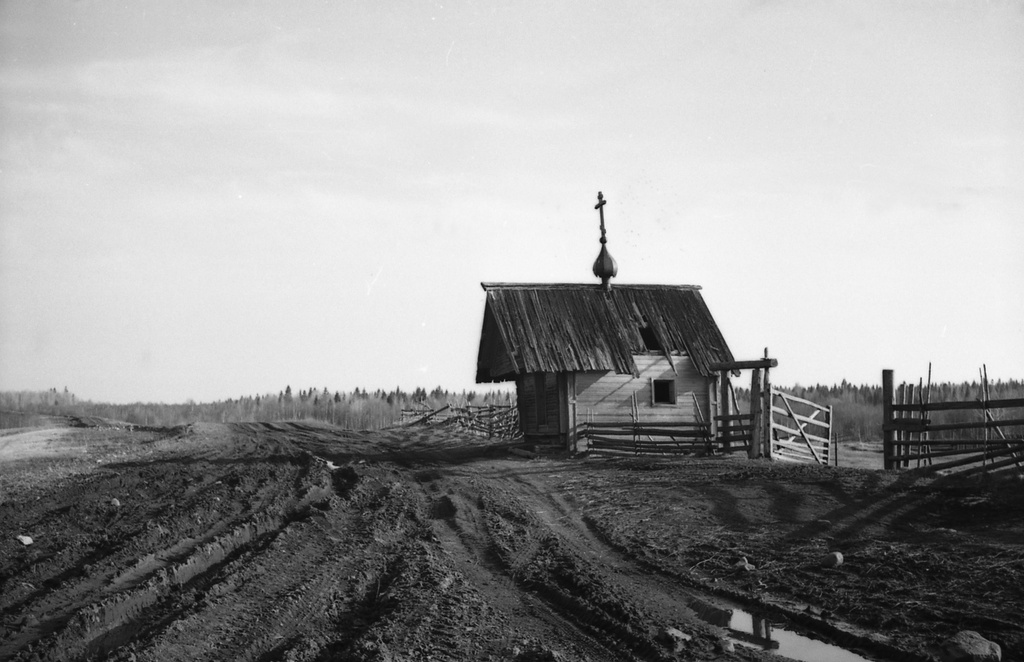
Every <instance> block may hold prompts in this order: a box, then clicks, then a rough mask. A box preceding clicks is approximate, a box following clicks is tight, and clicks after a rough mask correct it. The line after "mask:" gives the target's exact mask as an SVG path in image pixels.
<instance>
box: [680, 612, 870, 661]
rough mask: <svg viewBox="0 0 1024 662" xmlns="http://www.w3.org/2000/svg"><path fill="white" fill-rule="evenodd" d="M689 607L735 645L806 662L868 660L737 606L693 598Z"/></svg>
mask: <svg viewBox="0 0 1024 662" xmlns="http://www.w3.org/2000/svg"><path fill="white" fill-rule="evenodd" d="M690 608H691V609H693V610H694V611H695V612H697V615H698V616H699V617H700V618H701V619H702V620H704V621H707V622H708V623H711V624H712V625H717V626H719V627H722V628H726V629H727V630H728V635H729V638H730V639H731V640H732V641H734V642H735V643H738V644H742V645H746V646H756V647H757V648H761V649H763V650H770V651H773V652H776V653H779V654H780V655H785V656H786V657H789V658H792V659H794V660H805V661H806V662H818V661H820V660H829V662H869V660H868V658H866V657H863V656H861V655H858V654H857V653H854V652H852V651H848V650H846V649H845V648H840V647H838V646H834V645H832V644H827V643H825V642H824V641H818V640H817V639H811V638H810V637H805V636H803V635H800V634H797V633H795V632H792V631H790V630H787V629H786V628H783V627H779V626H777V625H774V624H772V622H771V621H770V620H768V617H767V616H766V615H763V614H752V613H750V612H747V611H744V610H743V609H739V608H737V607H723V606H721V605H720V604H717V603H714V602H711V601H709V600H703V599H701V598H693V599H692V600H691V601H690Z"/></svg>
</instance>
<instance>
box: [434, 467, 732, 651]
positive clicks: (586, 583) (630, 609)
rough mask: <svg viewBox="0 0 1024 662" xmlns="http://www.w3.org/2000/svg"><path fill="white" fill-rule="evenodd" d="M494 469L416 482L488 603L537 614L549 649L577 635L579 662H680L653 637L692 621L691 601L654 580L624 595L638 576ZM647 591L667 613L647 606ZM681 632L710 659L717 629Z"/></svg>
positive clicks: (557, 508)
mask: <svg viewBox="0 0 1024 662" xmlns="http://www.w3.org/2000/svg"><path fill="white" fill-rule="evenodd" d="M498 466H503V467H504V468H505V469H506V471H495V470H494V466H493V465H490V466H486V468H484V470H483V471H480V470H479V469H478V468H477V467H472V468H465V469H459V470H449V471H448V472H447V474H448V476H447V477H442V474H440V473H439V472H433V471H430V472H421V473H420V474H419V476H418V477H419V478H420V482H421V484H424V487H425V491H426V492H427V493H428V495H429V496H432V498H433V504H434V506H433V509H432V510H433V513H434V515H435V518H436V519H437V520H439V521H440V522H443V524H441V525H438V526H435V531H437V532H438V533H437V535H438V537H439V538H441V540H442V542H443V543H444V546H445V548H446V549H448V550H457V554H461V555H462V556H463V557H464V558H463V559H462V562H461V563H460V567H462V568H466V569H467V570H466V572H467V574H468V575H470V576H472V577H473V582H474V584H476V585H479V586H486V587H489V588H490V590H488V591H487V594H488V600H489V601H490V602H491V603H493V604H497V605H499V606H500V607H501V608H504V609H506V610H510V611H513V612H514V611H515V610H516V609H517V608H518V609H519V610H520V611H523V612H530V613H532V614H533V616H534V617H535V618H536V617H538V616H539V614H542V613H543V614H544V618H543V619H542V620H545V621H547V623H548V627H550V629H551V631H550V632H544V639H545V640H546V641H552V640H555V641H557V640H558V638H559V637H560V638H562V639H566V632H574V633H575V635H574V636H573V637H570V638H569V646H570V647H572V646H575V647H576V649H577V650H576V654H577V655H578V657H579V659H609V660H624V659H643V660H668V659H676V658H675V657H674V656H673V655H672V654H670V652H669V651H668V650H667V649H666V648H665V647H664V646H663V645H662V644H661V643H659V642H658V641H656V636H657V633H658V631H659V630H660V628H661V627H667V626H681V621H682V622H686V621H687V620H688V619H681V618H680V616H681V615H683V614H689V615H690V616H691V617H692V615H693V612H692V610H691V609H690V608H689V607H688V605H687V603H686V600H687V598H688V595H687V594H685V593H682V592H678V593H674V594H673V593H672V591H671V590H670V589H667V588H666V587H665V586H664V585H663V584H659V583H657V582H655V584H656V586H650V585H643V586H641V587H639V588H636V587H628V586H627V584H628V580H632V579H633V578H634V576H633V575H634V574H642V573H641V571H639V570H636V571H635V573H624V572H622V570H621V568H620V567H619V566H621V565H623V563H624V561H623V559H622V558H621V557H620V555H619V554H618V553H617V552H615V551H614V550H612V549H611V548H609V547H608V546H607V545H605V544H604V543H603V542H602V541H600V540H599V539H598V538H597V537H595V536H594V535H593V534H592V533H591V532H590V531H589V529H587V527H586V526H585V525H584V524H583V523H582V520H581V519H580V517H579V514H578V513H576V511H574V510H573V509H572V507H571V506H570V505H569V504H567V503H566V502H565V501H564V500H562V499H561V497H559V496H558V495H555V494H552V493H550V492H549V491H546V490H544V489H542V488H540V487H538V486H537V485H535V484H533V483H532V482H530V481H529V480H527V479H525V478H522V477H521V476H519V475H518V474H517V473H516V472H515V471H514V470H513V471H507V469H508V468H509V467H511V466H512V465H509V464H507V463H506V464H503V465H498ZM424 478H426V479H424ZM611 558H615V559H616V561H617V562H614V563H613V562H611V561H610V560H609V559H611ZM469 568H472V569H473V570H468V569H469ZM652 588H654V589H656V592H654V595H655V596H656V597H658V598H660V599H661V602H662V603H667V608H666V604H660V605H654V604H652V599H651V595H652ZM666 595H668V597H667V598H666ZM520 622H522V619H521V621H520ZM682 627H683V628H684V629H686V630H687V631H688V632H690V633H692V636H693V639H692V640H691V642H690V644H689V651H688V652H689V653H690V654H697V655H705V654H711V655H713V654H714V648H715V646H716V645H717V644H718V640H719V634H718V633H717V631H715V630H713V629H712V628H709V627H702V626H699V627H697V628H695V627H694V624H693V623H692V622H689V623H688V624H687V625H685V626H682ZM542 629H547V628H542Z"/></svg>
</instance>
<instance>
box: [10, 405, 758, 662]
mask: <svg viewBox="0 0 1024 662" xmlns="http://www.w3.org/2000/svg"><path fill="white" fill-rule="evenodd" d="M54 440H55V441H54V443H55V444H57V443H58V442H59V446H54V447H53V448H51V449H48V451H47V453H45V454H44V455H43V456H41V458H42V459H39V460H36V461H33V460H31V459H25V458H24V457H21V456H19V457H18V459H17V460H9V461H6V462H4V463H3V464H2V465H0V466H2V468H3V470H4V473H3V474H2V476H3V477H4V479H5V480H7V479H8V478H10V479H11V480H10V481H8V482H6V483H4V482H0V488H3V489H2V491H0V495H2V497H3V499H4V500H3V502H0V529H2V531H3V533H4V535H3V539H2V540H0V558H2V559H3V560H2V561H0V609H2V622H0V659H5V660H6V659H12V660H54V661H62V662H63V661H73V660H91V659H112V660H135V661H141V660H194V659H224V660H253V661H269V660H309V661H326V660H382V661H383V660H427V659H433V660H460V661H461V660H466V661H468V660H488V659H490V660H518V661H519V662H527V661H532V660H565V661H567V660H594V661H597V662H601V661H606V662H611V661H618V660H659V661H660V660H675V659H687V660H710V659H724V660H728V659H753V660H758V659H773V656H771V655H770V654H769V653H766V652H764V651H761V650H756V649H750V648H744V647H736V649H735V650H734V651H733V650H731V646H730V645H729V644H727V643H726V642H724V641H723V639H722V637H723V634H724V633H723V631H722V630H720V629H719V628H717V627H714V626H711V625H708V624H706V623H704V622H703V621H701V620H699V619H698V618H697V617H696V615H695V614H694V612H693V611H692V610H691V608H690V606H689V605H690V604H691V598H692V596H691V593H690V592H689V591H690V590H691V589H692V585H693V583H692V582H686V581H683V578H682V577H681V576H680V575H679V574H678V573H676V572H675V571H674V570H673V568H672V566H671V563H668V562H667V561H666V559H667V560H671V559H674V558H676V557H674V556H664V555H663V552H665V550H664V549H662V548H661V547H659V546H657V545H652V544H651V543H650V542H649V541H645V539H644V538H643V535H640V534H638V533H637V531H638V529H636V524H637V523H636V521H634V519H632V518H635V517H636V516H637V515H636V512H638V511H639V509H638V508H637V506H636V500H635V499H634V501H633V502H632V505H629V504H628V503H627V501H628V500H622V502H623V503H627V507H630V508H633V511H635V512H633V513H632V514H631V513H629V512H626V513H623V514H622V515H621V517H620V516H618V515H615V514H614V513H611V514H609V512H610V510H609V509H611V508H613V507H614V504H615V503H616V501H615V498H618V497H615V496H614V495H613V493H612V490H613V489H615V490H619V489H622V488H621V487H619V485H620V484H621V481H625V482H629V480H632V479H631V478H630V476H631V474H630V471H625V472H624V471H623V470H622V469H621V468H616V467H618V465H615V464H608V463H602V464H589V465H587V468H583V467H581V465H580V464H579V461H568V460H545V461H538V462H531V461H526V460H521V459H519V458H514V457H510V456H509V455H508V454H507V453H506V452H505V448H504V447H503V446H502V445H501V444H494V443H487V441H486V440H482V439H480V438H474V437H464V436H463V437H460V436H457V435H452V434H449V433H445V432H439V431H430V430H424V429H409V430H392V431H382V432H374V433H363V432H353V431H343V430H339V429H336V428H332V427H328V426H320V425H316V424H306V423H275V424H235V425H196V426H193V427H190V428H187V429H185V428H183V429H175V430H163V431H161V430H144V431H141V432H140V431H135V432H128V431H117V430H109V429H105V430H98V429H95V428H93V429H90V428H86V429H75V430H72V431H70V432H68V431H64V432H62V433H61V434H60V435H55V436H54ZM61 448H63V449H65V450H66V451H67V452H66V453H65V454H64V455H63V456H62V455H60V453H59V452H57V451H60V449H61ZM54 449H56V451H55V452H56V455H55V454H54V452H50V451H52V450H54ZM68 449H70V450H68ZM82 449H85V450H84V451H83V450H82ZM55 457H58V458H63V459H57V460H55V459H54V458H55ZM0 460H3V458H0ZM606 470H607V471H608V472H609V473H608V474H607V476H605V475H604V474H603V473H602V472H605V471H606ZM646 473H647V474H648V475H649V476H650V477H652V478H656V479H658V480H661V479H660V478H659V477H658V476H656V475H655V473H656V472H649V471H648V472H646ZM19 477H20V479H19ZM602 481H603V482H602ZM592 485H607V486H608V487H607V488H600V489H598V490H597V491H595V490H594V489H592V488H591V487H587V486H592ZM649 487H650V489H652V492H651V494H653V493H654V492H653V490H654V489H655V487H654V484H653V483H650V484H649ZM626 489H628V488H626ZM715 489H719V488H718V487H716V488H715ZM773 489H774V488H773ZM601 490H604V491H603V492H602V491H601ZM737 493H739V492H737ZM580 499H585V500H586V501H585V502H584V501H580ZM640 501H641V502H644V499H643V498H641V499H640ZM694 503H697V502H696V501H695V502H694ZM683 507H684V506H680V508H683ZM685 507H686V508H690V507H691V506H690V505H686V506H685ZM659 508H661V509H662V510H665V509H666V508H668V506H659ZM591 513H597V514H599V517H598V519H597V520H595V519H593V518H592V517H591ZM598 520H600V521H598ZM690 521H691V524H692V523H693V521H695V520H692V519H691V520H690ZM696 521H700V520H699V518H698V520H696ZM623 523H626V524H624V525H623V526H619V525H620V524H623ZM641 524H642V520H641ZM652 524H653V523H652ZM671 525H672V520H671V519H665V518H662V520H661V521H660V523H659V524H658V526H656V527H653V526H652V527H648V528H649V529H650V532H653V533H657V534H658V535H663V534H662V533H661V532H663V531H666V530H667V529H665V527H666V526H671ZM643 526H646V525H643ZM617 527H618V528H617ZM705 530H707V527H705ZM631 532H632V533H631ZM641 533H642V530H641ZM17 534H25V535H30V536H32V538H33V543H32V544H31V545H28V546H24V545H22V544H21V543H20V542H18V540H17V539H16V538H15V535H17ZM673 535H674V534H673ZM749 540H753V539H748V542H749ZM701 549H703V548H702V547H700V545H692V546H691V547H689V548H687V551H686V553H703V552H701V551H700V550H701ZM694 550H696V551H694ZM679 558H680V559H682V558H683V555H680V557H679ZM688 563H690V564H691V565H692V563H691V562H688ZM662 566H664V567H665V569H666V571H665V572H660V571H657V570H656V568H658V567H662ZM666 627H673V628H677V629H678V630H681V631H684V632H685V633H686V634H687V635H688V636H689V640H688V641H686V642H683V643H678V644H676V645H673V642H667V643H666V642H665V641H662V640H661V639H660V637H659V633H660V631H661V630H662V629H664V628H666Z"/></svg>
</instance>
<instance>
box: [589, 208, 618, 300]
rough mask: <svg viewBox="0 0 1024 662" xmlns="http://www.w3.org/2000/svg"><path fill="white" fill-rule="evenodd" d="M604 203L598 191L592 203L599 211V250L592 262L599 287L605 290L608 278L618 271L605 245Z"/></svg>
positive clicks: (608, 281) (606, 239)
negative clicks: (598, 279)
mask: <svg viewBox="0 0 1024 662" xmlns="http://www.w3.org/2000/svg"><path fill="white" fill-rule="evenodd" d="M604 205H605V200H604V195H603V194H602V193H601V192H600V191H598V193H597V204H596V205H594V209H596V210H598V211H599V212H600V213H601V252H600V253H598V254H597V260H596V261H595V262H594V275H595V276H597V277H598V278H600V279H601V288H602V289H604V290H605V291H607V290H610V289H611V283H610V280H611V279H612V278H614V277H615V274H617V273H618V272H619V267H618V265H616V264H615V259H614V258H613V257H612V256H611V255H610V254H609V253H608V246H606V244H607V243H608V238H607V237H605V233H604Z"/></svg>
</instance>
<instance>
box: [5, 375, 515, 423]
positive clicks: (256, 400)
mask: <svg viewBox="0 0 1024 662" xmlns="http://www.w3.org/2000/svg"><path fill="white" fill-rule="evenodd" d="M514 402H515V396H514V394H513V393H511V392H509V391H488V392H477V391H458V392H456V391H448V390H447V389H444V388H441V387H440V386H438V387H436V388H434V389H433V390H431V391H427V390H426V389H424V388H420V387H417V388H415V389H413V390H412V391H404V390H402V389H401V388H400V387H396V388H395V389H393V390H390V391H385V390H383V389H377V390H374V391H370V390H368V389H362V388H358V387H357V388H355V389H353V390H352V391H350V392H344V393H343V392H341V391H333V392H332V391H331V390H330V389H328V388H327V387H324V388H315V387H310V388H304V389H300V390H299V391H298V392H295V391H293V389H292V387H291V385H288V386H286V387H285V388H284V389H283V390H281V391H278V392H277V393H264V394H257V395H243V396H240V397H238V398H228V399H226V400H217V401H213V402H195V401H193V400H188V401H186V402H185V403H182V404H164V403H150V402H145V403H144V402H134V403H129V404H112V403H105V402H92V401H90V400H82V399H80V398H78V397H76V396H75V395H74V394H73V393H71V392H70V391H68V389H67V388H66V387H65V389H64V390H63V391H58V390H57V389H56V388H51V389H49V390H48V391H5V392H0V428H13V427H28V426H31V425H36V424H38V423H39V422H41V421H43V420H44V419H45V417H47V416H77V417H97V418H103V419H108V420H112V421H121V422H124V423H129V424H132V425H141V426H152V427H172V426H175V425H183V424H186V423H201V422H206V423H237V422H253V421H285V420H317V421H323V422H326V423H331V424H333V425H338V426H340V427H344V428H349V429H377V428H383V427H387V426H389V425H393V424H395V423H397V422H399V421H400V420H401V418H402V410H403V409H421V410H424V411H430V410H434V409H438V408H440V407H443V406H445V405H448V404H452V405H458V406H465V405H491V404H496V405H508V404H512V403H514Z"/></svg>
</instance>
